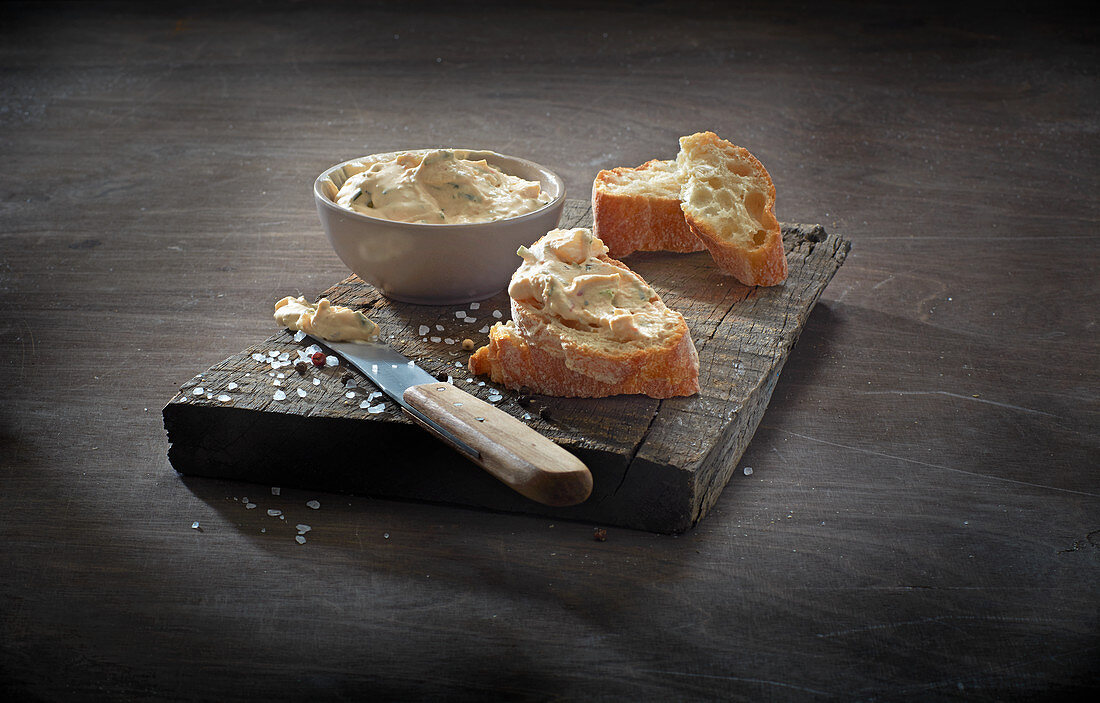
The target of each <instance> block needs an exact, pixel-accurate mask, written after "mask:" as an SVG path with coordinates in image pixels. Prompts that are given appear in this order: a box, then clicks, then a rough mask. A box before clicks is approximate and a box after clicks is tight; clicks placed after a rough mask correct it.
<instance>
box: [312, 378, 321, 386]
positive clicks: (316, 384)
mask: <svg viewBox="0 0 1100 703" xmlns="http://www.w3.org/2000/svg"><path fill="white" fill-rule="evenodd" d="M313 385H315V386H319V385H321V379H319V378H315V379H313Z"/></svg>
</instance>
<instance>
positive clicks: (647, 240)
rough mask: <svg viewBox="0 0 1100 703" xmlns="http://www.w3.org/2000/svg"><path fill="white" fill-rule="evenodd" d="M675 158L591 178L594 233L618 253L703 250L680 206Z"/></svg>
mask: <svg viewBox="0 0 1100 703" xmlns="http://www.w3.org/2000/svg"><path fill="white" fill-rule="evenodd" d="M679 187H680V185H679V181H678V179H677V178H676V162H675V161H661V160H659V159H651V160H650V161H647V162H645V163H644V164H642V165H641V166H638V167H637V168H628V167H626V166H619V167H617V168H613V169H610V170H604V171H600V172H599V173H597V174H596V178H595V180H594V181H592V221H593V225H592V232H593V234H595V235H596V236H597V237H599V238H600V239H601V240H602V241H603V243H604V244H605V245H606V246H607V248H608V253H609V255H610V256H612V257H614V258H620V257H623V256H627V255H629V254H632V253H633V252H635V251H674V252H681V253H686V252H693V251H703V250H704V249H705V248H706V247H705V246H704V244H703V242H702V241H701V240H700V239H699V238H698V237H697V236H695V235H694V234H693V233H692V231H691V229H690V228H689V227H688V223H687V220H686V219H685V217H684V211H683V209H681V207H680V191H679Z"/></svg>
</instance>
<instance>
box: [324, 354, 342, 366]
mask: <svg viewBox="0 0 1100 703" xmlns="http://www.w3.org/2000/svg"><path fill="white" fill-rule="evenodd" d="M339 365H340V359H339V358H338V357H337V356H336V355H335V354H329V355H328V356H327V357H325V366H339Z"/></svg>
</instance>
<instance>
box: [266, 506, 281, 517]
mask: <svg viewBox="0 0 1100 703" xmlns="http://www.w3.org/2000/svg"><path fill="white" fill-rule="evenodd" d="M267 514H268V515H270V516H271V517H279V516H280V515H282V514H283V511H282V510H276V509H275V508H268V510H267Z"/></svg>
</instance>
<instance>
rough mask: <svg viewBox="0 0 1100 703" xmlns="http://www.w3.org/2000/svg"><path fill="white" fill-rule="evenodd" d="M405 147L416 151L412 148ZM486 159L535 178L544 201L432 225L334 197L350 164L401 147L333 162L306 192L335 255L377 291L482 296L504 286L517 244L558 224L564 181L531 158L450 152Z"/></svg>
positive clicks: (407, 298) (460, 298)
mask: <svg viewBox="0 0 1100 703" xmlns="http://www.w3.org/2000/svg"><path fill="white" fill-rule="evenodd" d="M412 151H422V150H419V149H415V150H412ZM454 151H465V152H468V156H466V158H469V159H485V161H487V162H488V163H489V164H490V165H492V166H496V167H497V168H499V169H501V170H502V171H504V172H505V173H510V174H512V175H513V176H519V177H520V178H524V179H526V180H529V181H538V182H539V183H540V184H541V186H542V189H543V191H545V192H546V193H549V194H550V202H549V203H547V204H546V205H544V206H543V207H541V208H539V209H538V210H535V211H534V212H529V213H527V214H525V215H519V216H517V217H511V218H508V219H504V220H497V221H495V222H477V223H471V224H450V225H446V224H444V225H436V224H423V223H414V222H393V221H391V220H383V219H381V218H377V217H370V216H368V215H363V214H361V213H358V212H352V211H351V210H347V209H345V208H342V207H340V206H339V205H337V204H336V203H335V202H333V197H334V195H335V193H336V191H337V190H339V188H340V186H342V185H343V184H344V181H345V180H346V179H347V176H346V175H345V172H344V167H345V166H347V165H348V164H352V163H370V162H373V161H382V160H387V161H388V160H391V159H393V158H394V157H396V156H397V154H399V153H402V152H392V153H386V154H373V155H371V156H363V157H360V158H357V159H350V160H348V161H345V162H343V163H340V164H337V165H335V166H333V167H331V168H329V169H327V170H326V171H325V172H324V173H322V174H321V175H320V176H318V177H317V180H316V181H315V182H314V184H313V197H314V199H315V200H316V201H317V212H318V214H319V215H320V216H321V225H322V226H323V227H324V229H325V234H327V235H328V238H329V241H330V242H331V243H332V247H333V249H335V250H336V254H337V256H339V257H340V260H341V261H343V262H344V264H346V265H347V267H348V268H349V269H351V270H352V271H353V272H355V273H356V274H357V275H358V276H359V277H360V278H362V279H363V280H364V281H366V282H367V283H369V284H371V285H372V286H374V287H375V288H377V289H378V290H379V291H380V292H381V293H382V294H383V295H385V296H386V297H388V298H392V299H394V300H400V301H402V302H406V303H420V304H423V305H450V304H458V303H466V302H470V301H473V300H483V299H485V298H488V297H489V296H491V295H493V294H494V293H496V292H498V291H500V290H502V289H503V288H505V287H506V286H507V285H508V281H509V280H510V279H511V277H512V274H513V273H514V272H515V270H516V268H517V267H519V265H520V263H521V261H520V259H519V257H518V256H516V249H518V248H519V247H520V246H521V245H529V244H531V243H532V242H534V241H535V240H536V239H538V238H539V237H541V236H542V235H544V234H546V233H547V232H548V231H550V230H552V229H554V228H555V227H557V226H558V220H559V219H560V218H561V212H562V208H563V207H564V206H565V184H564V183H562V180H561V179H560V178H559V177H558V176H557V175H556V174H555V173H554V172H552V171H550V170H549V169H547V168H545V167H543V166H540V165H538V164H536V163H534V162H532V161H527V160H525V159H520V158H516V157H514V156H505V155H503V154H498V153H496V152H494V151H484V150H478V149H455V150H454Z"/></svg>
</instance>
